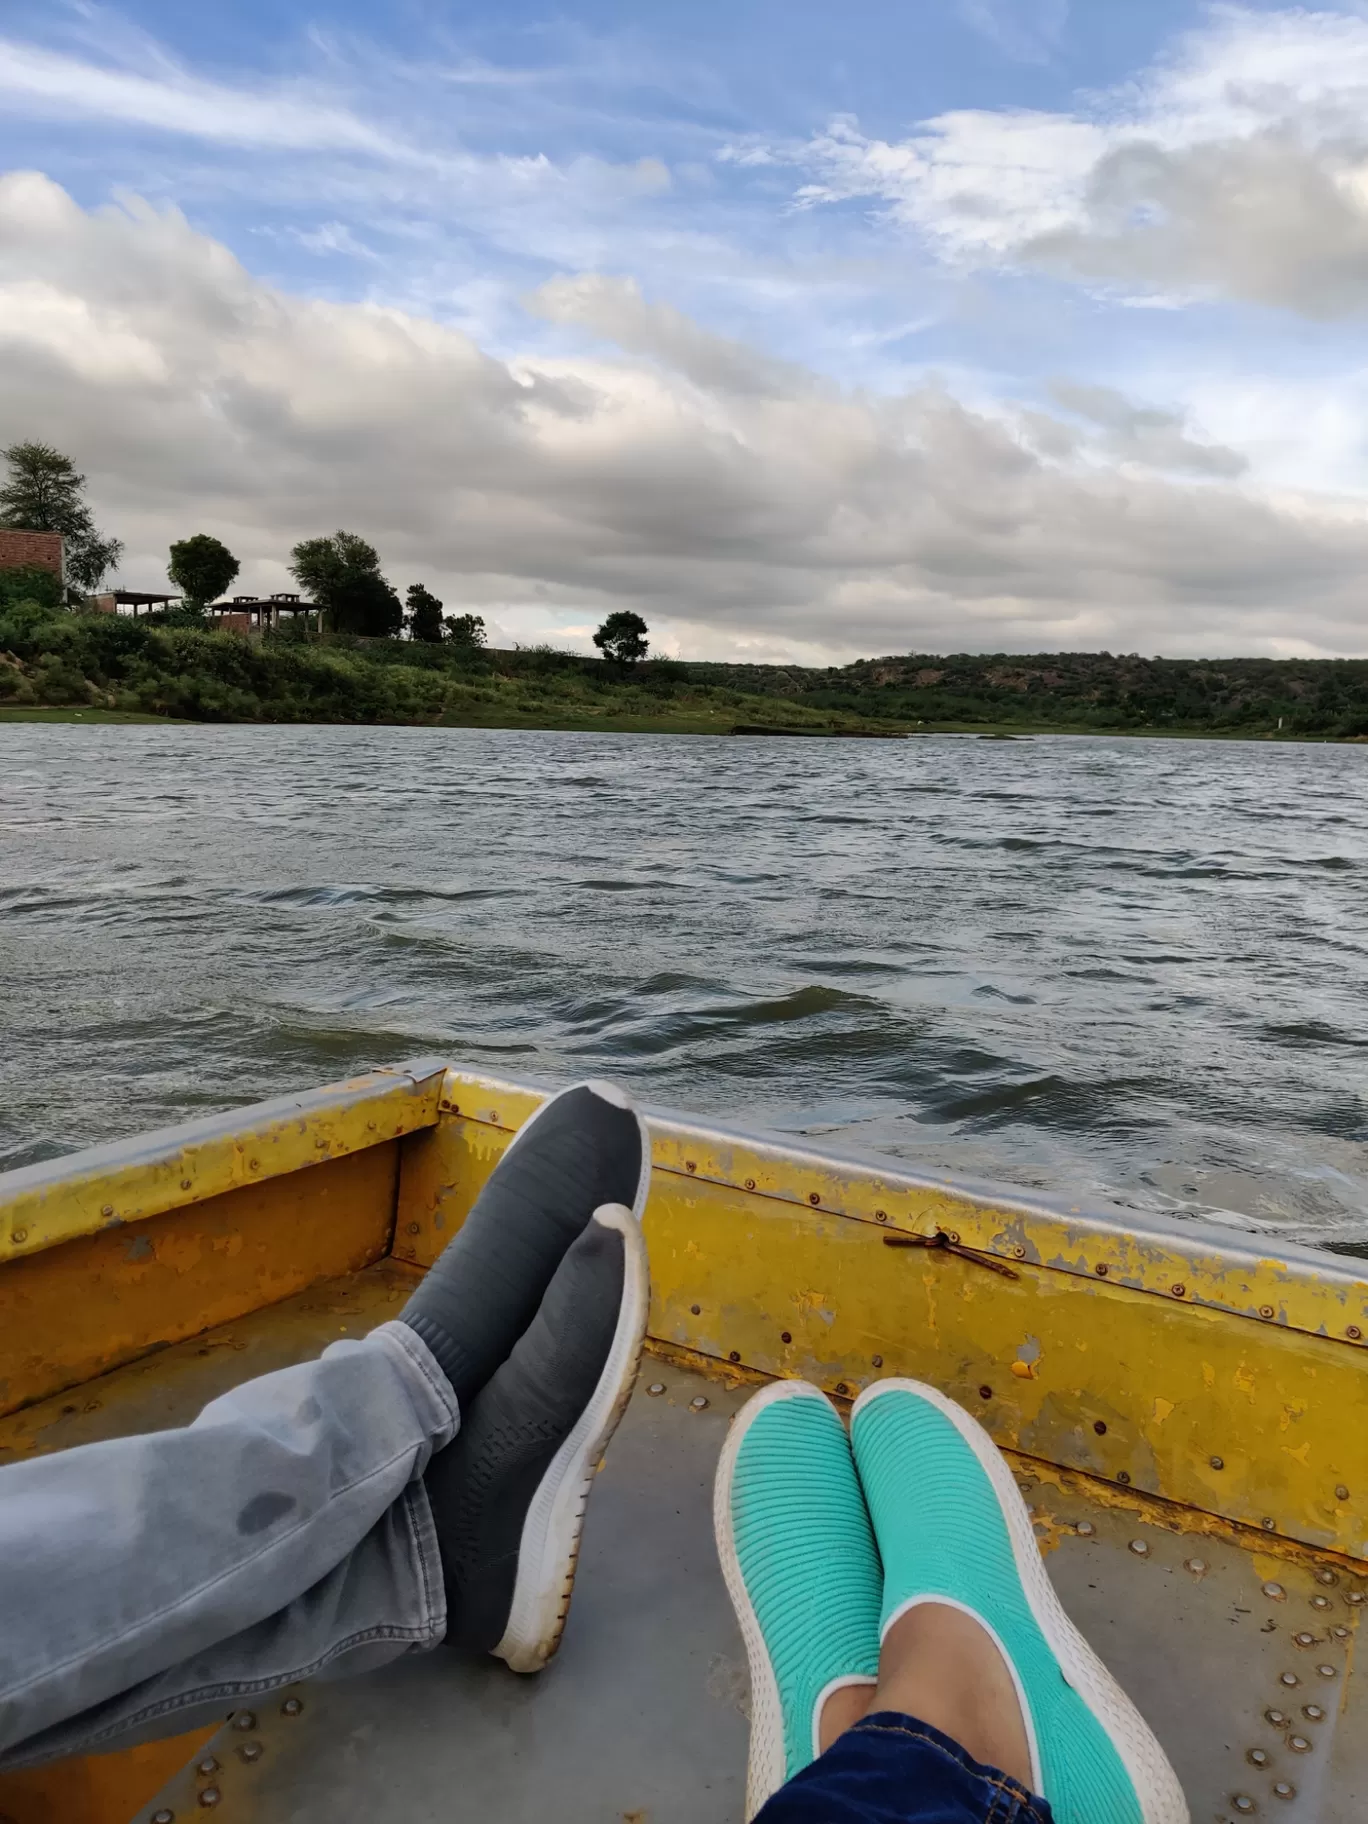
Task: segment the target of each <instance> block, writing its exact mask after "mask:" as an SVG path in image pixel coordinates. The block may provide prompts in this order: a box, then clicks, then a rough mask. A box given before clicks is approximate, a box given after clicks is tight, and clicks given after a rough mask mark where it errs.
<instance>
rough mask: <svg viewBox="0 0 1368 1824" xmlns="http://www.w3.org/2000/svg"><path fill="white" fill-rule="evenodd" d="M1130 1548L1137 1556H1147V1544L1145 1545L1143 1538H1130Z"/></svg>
mask: <svg viewBox="0 0 1368 1824" xmlns="http://www.w3.org/2000/svg"><path fill="white" fill-rule="evenodd" d="M1130 1549H1131V1550H1132V1551H1133V1552H1134V1553H1135V1555H1136V1557H1137V1558H1148V1557H1149V1546H1148V1545H1146V1543H1145V1541H1144V1540H1143V1539H1132V1540H1131V1542H1130Z"/></svg>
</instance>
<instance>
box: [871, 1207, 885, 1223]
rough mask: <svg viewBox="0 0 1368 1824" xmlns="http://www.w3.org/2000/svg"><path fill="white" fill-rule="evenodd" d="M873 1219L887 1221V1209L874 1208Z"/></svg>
mask: <svg viewBox="0 0 1368 1824" xmlns="http://www.w3.org/2000/svg"><path fill="white" fill-rule="evenodd" d="M874 1220H875V1222H887V1221H888V1211H887V1210H875V1212H874Z"/></svg>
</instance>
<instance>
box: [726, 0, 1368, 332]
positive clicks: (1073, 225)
mask: <svg viewBox="0 0 1368 1824" xmlns="http://www.w3.org/2000/svg"><path fill="white" fill-rule="evenodd" d="M734 156H744V157H749V158H751V159H757V158H758V159H764V160H768V161H769V162H774V161H775V160H777V159H780V158H782V159H785V160H787V161H788V162H790V163H794V164H797V165H799V166H800V167H801V168H803V169H804V170H805V171H806V172H807V173H808V181H807V182H806V183H804V184H803V185H802V186H801V187H800V189H799V190H798V193H797V194H798V200H799V202H800V203H802V204H804V205H807V206H814V205H816V204H822V203H837V202H842V201H851V200H857V199H872V200H874V201H876V202H878V203H879V204H880V205H881V207H882V208H883V210H884V212H885V214H886V215H887V217H888V218H889V219H890V220H891V221H893V222H895V223H899V224H901V225H903V226H905V227H908V228H912V229H915V230H917V231H918V232H919V233H921V234H922V235H924V236H925V237H926V238H927V239H928V240H929V241H930V242H931V243H932V244H933V245H934V246H935V247H937V248H938V249H939V251H940V252H941V253H942V255H943V256H944V257H945V258H946V259H947V260H949V261H951V262H952V263H957V264H960V265H963V266H984V265H988V266H1000V267H1007V268H1012V267H1017V268H1022V267H1028V268H1029V267H1033V268H1037V269H1045V270H1048V271H1053V272H1057V273H1061V274H1064V275H1066V276H1069V277H1072V278H1075V279H1081V280H1084V281H1088V282H1100V283H1102V284H1104V285H1112V286H1115V287H1118V288H1120V289H1121V290H1122V291H1125V290H1131V291H1133V292H1135V293H1138V294H1139V295H1140V296H1141V297H1144V296H1146V295H1147V294H1148V295H1149V296H1154V295H1156V294H1157V295H1158V297H1160V298H1161V299H1162V298H1164V297H1165V296H1166V295H1169V294H1177V295H1180V296H1202V295H1225V296H1229V297H1235V298H1240V299H1244V300H1247V301H1252V302H1254V303H1258V304H1264V305H1271V306H1275V307H1278V308H1282V309H1289V310H1294V311H1298V312H1300V313H1303V314H1305V315H1308V316H1313V317H1335V316H1342V315H1349V314H1354V313H1360V312H1362V311H1364V310H1365V309H1368V18H1364V17H1361V16H1359V15H1357V14H1345V13H1333V12H1315V11H1308V10H1304V9H1301V8H1296V9H1291V10H1287V11H1282V12H1272V13H1265V12H1257V11H1251V10H1248V9H1246V8H1242V7H1236V6H1222V7H1217V8H1214V9H1213V10H1212V12H1211V14H1210V15H1209V18H1208V20H1207V22H1206V23H1205V24H1204V25H1203V26H1202V27H1201V28H1200V29H1199V30H1197V31H1194V32H1192V33H1190V34H1188V35H1187V36H1185V37H1183V38H1182V39H1180V40H1179V41H1178V43H1177V45H1176V47H1175V49H1174V51H1173V52H1172V54H1171V55H1169V56H1167V57H1165V58H1163V59H1162V60H1161V61H1159V62H1158V63H1157V64H1156V65H1155V66H1154V67H1153V68H1152V69H1150V70H1149V71H1147V72H1146V73H1145V74H1144V75H1143V76H1141V77H1140V78H1139V79H1138V80H1137V81H1135V82H1132V83H1128V84H1126V85H1124V86H1123V87H1121V88H1118V89H1115V90H1112V91H1109V92H1107V93H1105V94H1102V95H1098V96H1093V97H1088V98H1085V99H1084V100H1083V101H1082V102H1081V103H1080V105H1079V106H1078V107H1077V108H1076V109H1075V110H1074V111H1073V112H1070V113H1044V112H1031V111H1025V110H1020V109H1001V110H965V111H959V112H953V113H946V114H941V115H938V116H936V117H935V118H934V119H931V120H928V121H925V122H924V123H922V124H921V126H920V127H919V128H918V130H917V131H916V132H914V133H913V134H911V135H910V136H909V137H908V138H906V139H903V140H896V141H888V140H880V139H872V138H870V137H868V136H867V135H865V134H864V133H862V132H861V131H860V128H859V126H858V123H857V122H855V121H854V120H851V119H848V118H843V119H837V120H836V121H834V122H833V123H832V124H831V126H829V127H828V128H827V129H826V131H824V132H823V133H820V134H818V135H816V136H815V137H813V138H812V139H810V140H809V141H808V142H807V143H806V144H804V145H803V146H801V147H795V146H790V147H787V148H780V149H776V148H773V147H763V146H760V147H749V148H743V149H741V151H740V152H739V153H737V154H734Z"/></svg>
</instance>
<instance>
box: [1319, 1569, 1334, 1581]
mask: <svg viewBox="0 0 1368 1824" xmlns="http://www.w3.org/2000/svg"><path fill="white" fill-rule="evenodd" d="M1316 1582H1317V1583H1338V1582H1339V1578H1338V1577H1336V1575H1335V1573H1334V1572H1333V1571H1331V1570H1324V1571H1317V1572H1316Z"/></svg>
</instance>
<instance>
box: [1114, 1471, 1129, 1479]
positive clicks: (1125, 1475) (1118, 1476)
mask: <svg viewBox="0 0 1368 1824" xmlns="http://www.w3.org/2000/svg"><path fill="white" fill-rule="evenodd" d="M1116 1479H1117V1481H1118V1482H1129V1481H1130V1471H1129V1470H1128V1469H1118V1470H1117V1472H1116Z"/></svg>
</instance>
